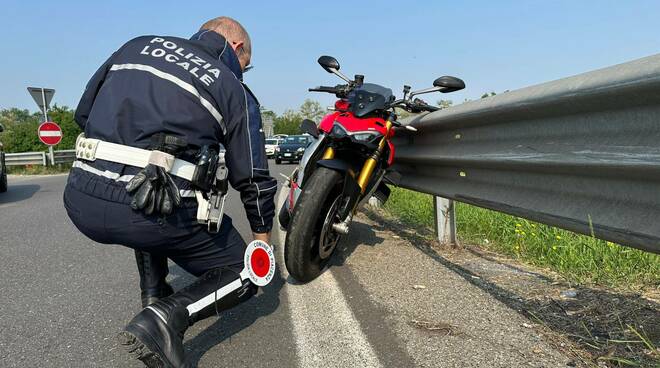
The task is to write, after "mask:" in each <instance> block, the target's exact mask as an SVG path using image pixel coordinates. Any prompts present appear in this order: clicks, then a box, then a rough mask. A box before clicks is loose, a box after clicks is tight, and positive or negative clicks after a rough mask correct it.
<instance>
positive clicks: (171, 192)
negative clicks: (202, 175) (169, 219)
mask: <svg viewBox="0 0 660 368" xmlns="http://www.w3.org/2000/svg"><path fill="white" fill-rule="evenodd" d="M126 190H127V191H128V192H129V193H132V192H135V193H134V194H133V200H132V201H131V208H132V209H134V210H142V211H144V213H145V214H146V215H151V214H152V213H154V212H160V213H162V214H163V215H169V214H171V213H172V211H173V210H174V207H178V206H179V205H180V204H181V195H180V194H179V188H178V187H177V186H176V184H175V183H174V180H172V178H171V177H170V174H168V173H167V171H165V169H164V168H162V167H160V166H156V165H151V164H150V165H147V166H146V167H145V168H144V169H142V170H140V172H139V173H137V175H135V176H134V177H133V179H131V181H129V182H128V184H127V185H126Z"/></svg>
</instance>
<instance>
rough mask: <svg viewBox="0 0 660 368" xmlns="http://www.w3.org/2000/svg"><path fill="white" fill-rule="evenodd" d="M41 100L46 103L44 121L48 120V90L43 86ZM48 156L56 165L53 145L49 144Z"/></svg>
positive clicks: (51, 162) (52, 163)
mask: <svg viewBox="0 0 660 368" xmlns="http://www.w3.org/2000/svg"><path fill="white" fill-rule="evenodd" d="M41 101H42V103H43V104H44V110H43V111H44V123H45V122H47V121H48V105H46V90H44V89H43V88H41ZM48 157H49V159H50V164H51V165H55V152H54V151H53V146H48Z"/></svg>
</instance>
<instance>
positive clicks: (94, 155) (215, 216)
mask: <svg viewBox="0 0 660 368" xmlns="http://www.w3.org/2000/svg"><path fill="white" fill-rule="evenodd" d="M76 158H77V159H81V160H85V161H96V160H97V159H100V160H105V161H110V162H115V163H119V164H124V165H129V166H136V167H140V168H144V167H146V166H147V165H149V164H152V165H156V166H160V167H162V168H164V169H165V170H167V172H168V173H169V174H171V175H174V176H178V177H179V178H182V179H185V180H188V181H192V178H193V174H194V173H195V168H196V165H195V164H192V163H190V162H188V161H184V160H181V159H178V158H176V157H174V156H173V155H171V154H169V153H165V152H161V151H158V150H146V149H142V148H136V147H131V146H126V145H123V144H117V143H110V142H105V141H102V140H100V139H93V138H85V135H84V133H81V134H80V135H78V138H77V139H76ZM221 165H222V166H224V153H222V156H221ZM224 175H225V177H226V169H225V170H224ZM208 197H209V198H208V199H207V198H205V195H204V193H202V192H201V191H199V190H195V198H196V199H197V222H198V223H200V224H205V225H207V227H208V230H209V231H210V232H218V231H219V230H220V225H221V220H222V215H223V213H224V207H225V198H226V197H227V196H226V193H223V194H222V195H220V196H218V195H212V196H208Z"/></svg>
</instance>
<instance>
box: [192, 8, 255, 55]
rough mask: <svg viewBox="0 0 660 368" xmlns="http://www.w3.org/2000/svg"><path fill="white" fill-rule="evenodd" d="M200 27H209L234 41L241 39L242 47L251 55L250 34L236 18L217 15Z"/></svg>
mask: <svg viewBox="0 0 660 368" xmlns="http://www.w3.org/2000/svg"><path fill="white" fill-rule="evenodd" d="M200 29H210V30H212V31H215V32H218V33H220V34H221V35H222V36H223V37H225V38H227V39H229V40H231V41H234V42H237V41H243V48H244V49H245V51H246V52H247V53H248V54H249V55H252V42H251V40H250V35H249V34H248V33H247V31H246V30H245V28H244V27H243V26H242V25H241V24H240V23H239V22H238V21H237V20H235V19H233V18H230V17H217V18H213V19H211V20H209V21H207V22H206V23H204V24H203V25H202V27H201V28H200Z"/></svg>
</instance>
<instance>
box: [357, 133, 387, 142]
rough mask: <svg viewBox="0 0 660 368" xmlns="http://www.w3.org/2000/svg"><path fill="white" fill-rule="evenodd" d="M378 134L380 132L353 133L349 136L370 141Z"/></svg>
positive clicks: (361, 140) (362, 140)
mask: <svg viewBox="0 0 660 368" xmlns="http://www.w3.org/2000/svg"><path fill="white" fill-rule="evenodd" d="M379 135H380V134H378V133H357V134H353V135H352V136H351V137H353V139H355V140H356V141H360V142H371V141H372V140H374V139H375V138H376V137H378V136H379Z"/></svg>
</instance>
